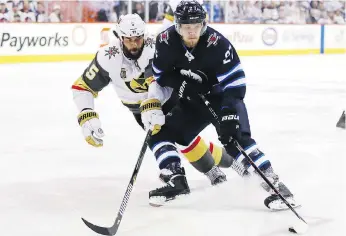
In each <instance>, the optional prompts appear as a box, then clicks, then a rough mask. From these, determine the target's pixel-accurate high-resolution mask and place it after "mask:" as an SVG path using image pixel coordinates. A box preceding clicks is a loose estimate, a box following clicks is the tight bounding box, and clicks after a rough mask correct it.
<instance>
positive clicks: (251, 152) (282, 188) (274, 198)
mask: <svg viewBox="0 0 346 236" xmlns="http://www.w3.org/2000/svg"><path fill="white" fill-rule="evenodd" d="M240 144H241V146H242V147H243V148H244V150H245V152H246V154H248V156H249V157H250V158H251V160H252V161H253V162H254V163H255V165H256V166H257V167H258V168H259V169H260V170H261V171H262V172H263V174H264V175H265V176H266V177H267V178H268V180H269V181H270V182H271V183H272V184H273V185H274V186H275V187H276V189H278V190H279V192H280V193H281V195H282V196H283V197H284V198H285V199H286V200H287V201H288V202H289V203H290V204H291V205H292V206H293V207H298V206H299V204H297V203H296V202H295V200H294V198H293V194H292V193H291V191H290V190H289V189H288V188H287V187H286V185H285V184H284V183H283V182H282V181H281V180H280V178H279V175H278V174H277V173H275V172H274V169H273V167H272V165H271V162H270V161H269V160H268V158H267V157H266V156H265V155H264V153H263V152H261V151H260V150H259V149H258V146H257V144H256V142H255V141H254V140H253V139H252V138H250V137H244V138H243V139H242V141H240ZM227 151H228V152H229V153H230V155H234V156H235V160H234V161H235V162H237V163H238V164H239V165H240V166H242V167H243V168H244V170H246V171H247V172H248V173H249V174H250V175H251V174H253V173H254V174H255V175H256V176H258V177H259V178H260V180H261V186H262V188H263V189H264V190H265V191H266V192H268V193H269V194H270V196H269V197H267V198H266V199H265V200H264V204H265V206H266V207H268V208H269V209H271V210H284V209H288V207H287V206H286V205H285V203H284V202H283V201H282V200H281V199H280V197H279V196H278V195H277V194H276V193H275V192H274V191H273V190H272V189H271V188H270V187H269V185H268V184H267V183H266V182H265V181H264V180H263V179H262V178H261V176H259V175H258V174H257V172H256V171H255V169H254V168H253V166H251V164H250V163H249V161H248V160H247V159H246V158H245V156H244V155H243V154H241V153H240V152H239V151H238V150H237V148H236V147H235V146H233V145H230V147H227Z"/></svg>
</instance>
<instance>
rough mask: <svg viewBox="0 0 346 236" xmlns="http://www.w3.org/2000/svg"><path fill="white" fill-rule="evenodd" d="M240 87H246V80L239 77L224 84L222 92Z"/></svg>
mask: <svg viewBox="0 0 346 236" xmlns="http://www.w3.org/2000/svg"><path fill="white" fill-rule="evenodd" d="M242 86H246V78H245V76H244V77H240V78H238V79H236V80H234V81H232V82H230V83H229V84H226V85H225V86H224V87H223V90H226V89H228V88H237V87H242Z"/></svg>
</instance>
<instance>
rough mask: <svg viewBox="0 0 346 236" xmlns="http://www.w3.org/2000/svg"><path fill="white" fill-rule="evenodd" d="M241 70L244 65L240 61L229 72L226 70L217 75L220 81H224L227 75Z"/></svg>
mask: <svg viewBox="0 0 346 236" xmlns="http://www.w3.org/2000/svg"><path fill="white" fill-rule="evenodd" d="M239 71H243V67H242V65H241V64H240V63H238V64H236V65H235V66H233V67H232V68H231V70H230V71H228V72H226V73H224V74H221V75H217V76H216V77H217V79H218V80H219V82H222V81H223V80H224V79H226V78H227V77H230V76H232V75H233V74H234V73H236V72H239Z"/></svg>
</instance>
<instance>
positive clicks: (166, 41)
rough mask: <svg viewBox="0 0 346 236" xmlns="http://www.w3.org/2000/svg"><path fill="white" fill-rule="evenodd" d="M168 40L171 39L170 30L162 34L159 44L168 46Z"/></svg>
mask: <svg viewBox="0 0 346 236" xmlns="http://www.w3.org/2000/svg"><path fill="white" fill-rule="evenodd" d="M168 39H169V34H168V30H166V31H165V32H162V33H161V34H160V36H159V42H160V43H162V42H165V43H166V44H167V45H168Z"/></svg>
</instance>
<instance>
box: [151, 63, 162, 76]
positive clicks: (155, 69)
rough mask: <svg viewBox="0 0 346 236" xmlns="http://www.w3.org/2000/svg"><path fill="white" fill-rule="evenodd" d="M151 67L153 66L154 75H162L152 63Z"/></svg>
mask: <svg viewBox="0 0 346 236" xmlns="http://www.w3.org/2000/svg"><path fill="white" fill-rule="evenodd" d="M152 65H153V70H154V73H156V74H161V73H162V70H159V69H158V68H157V67H156V66H155V65H154V63H153V64H152Z"/></svg>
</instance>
